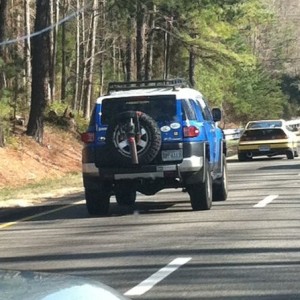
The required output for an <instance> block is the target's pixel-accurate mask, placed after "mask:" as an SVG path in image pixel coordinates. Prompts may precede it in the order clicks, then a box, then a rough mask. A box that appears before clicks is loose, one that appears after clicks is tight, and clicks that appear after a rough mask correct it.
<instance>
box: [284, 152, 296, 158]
mask: <svg viewBox="0 0 300 300" xmlns="http://www.w3.org/2000/svg"><path fill="white" fill-rule="evenodd" d="M286 158H287V159H294V152H293V151H292V150H290V151H287V152H286Z"/></svg>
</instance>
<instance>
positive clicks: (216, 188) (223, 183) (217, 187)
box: [213, 155, 228, 201]
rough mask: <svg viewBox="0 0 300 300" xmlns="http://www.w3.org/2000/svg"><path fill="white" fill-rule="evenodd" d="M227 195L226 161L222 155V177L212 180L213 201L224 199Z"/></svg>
mask: <svg viewBox="0 0 300 300" xmlns="http://www.w3.org/2000/svg"><path fill="white" fill-rule="evenodd" d="M227 195H228V184H227V163H226V157H225V155H223V167H222V177H221V178H218V179H216V180H214V182H213V201H225V200H226V199H227Z"/></svg>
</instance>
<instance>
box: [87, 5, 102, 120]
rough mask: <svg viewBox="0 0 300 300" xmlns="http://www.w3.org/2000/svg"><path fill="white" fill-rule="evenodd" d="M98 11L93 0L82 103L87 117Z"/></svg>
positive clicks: (90, 97)
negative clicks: (83, 99)
mask: <svg viewBox="0 0 300 300" xmlns="http://www.w3.org/2000/svg"><path fill="white" fill-rule="evenodd" d="M98 19H99V13H98V0H94V4H93V16H92V23H91V28H90V36H89V51H88V53H89V55H88V62H87V77H86V86H85V91H86V92H85V105H84V117H85V118H86V119H89V117H90V111H91V100H92V95H93V84H92V83H93V72H94V61H95V45H96V32H97V25H98Z"/></svg>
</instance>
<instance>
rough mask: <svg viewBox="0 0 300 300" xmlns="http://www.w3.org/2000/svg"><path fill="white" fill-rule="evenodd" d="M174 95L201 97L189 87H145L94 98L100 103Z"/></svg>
mask: <svg viewBox="0 0 300 300" xmlns="http://www.w3.org/2000/svg"><path fill="white" fill-rule="evenodd" d="M165 95H175V96H176V99H187V98H196V97H201V98H202V94H201V93H200V92H199V91H197V90H194V89H191V88H175V89H173V88H169V87H168V88H147V89H132V90H125V91H117V92H112V93H111V94H109V95H105V96H101V97H99V98H98V99H97V100H96V103H101V102H102V101H103V100H104V99H113V98H120V97H122V98H126V97H139V96H165Z"/></svg>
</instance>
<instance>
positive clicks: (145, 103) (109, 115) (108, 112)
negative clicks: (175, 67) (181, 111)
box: [101, 95, 176, 124]
mask: <svg viewBox="0 0 300 300" xmlns="http://www.w3.org/2000/svg"><path fill="white" fill-rule="evenodd" d="M125 111H142V112H144V113H146V114H147V115H149V116H150V117H152V118H153V119H154V120H156V121H172V120H176V97H175V96H172V95H170V96H141V97H126V98H111V99H109V98H107V99H104V100H103V102H102V115H101V120H102V124H108V123H110V122H111V120H112V119H113V118H114V117H115V116H116V115H117V114H119V113H121V112H125Z"/></svg>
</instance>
